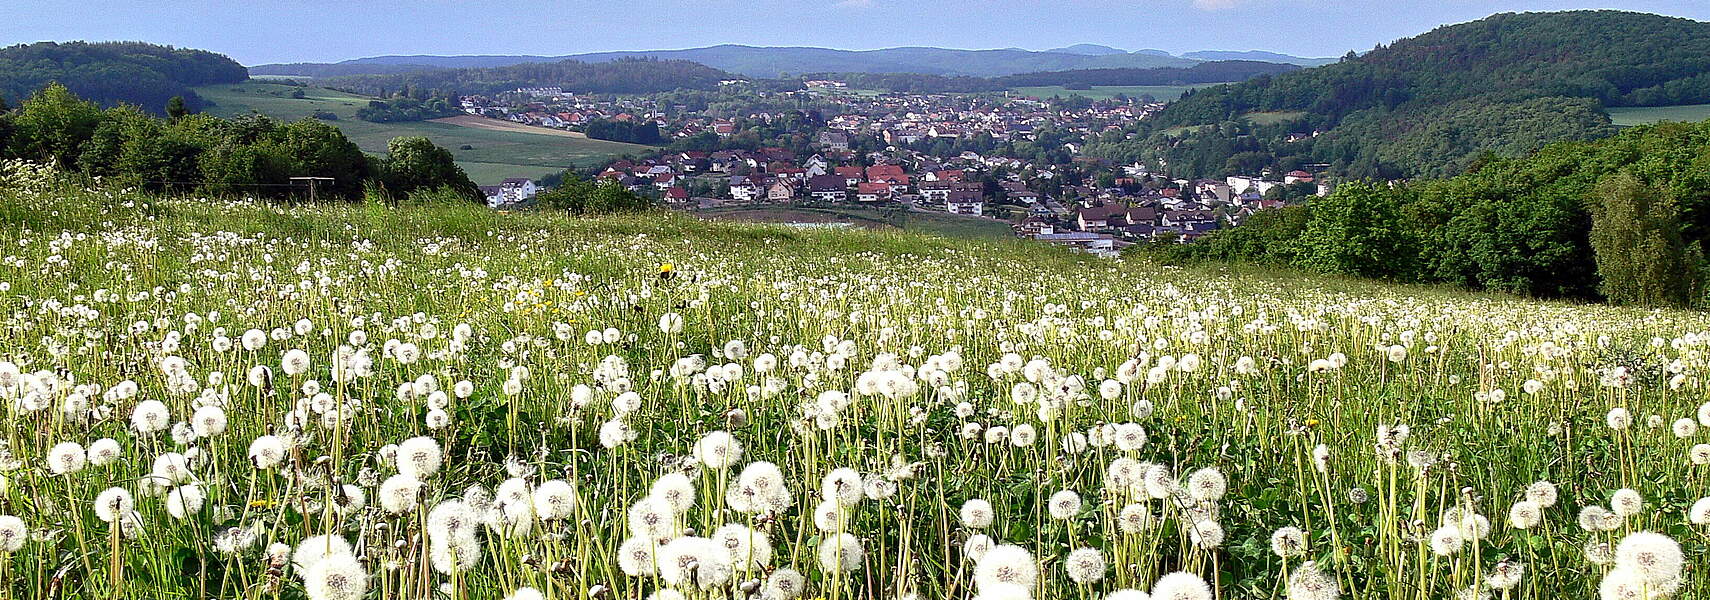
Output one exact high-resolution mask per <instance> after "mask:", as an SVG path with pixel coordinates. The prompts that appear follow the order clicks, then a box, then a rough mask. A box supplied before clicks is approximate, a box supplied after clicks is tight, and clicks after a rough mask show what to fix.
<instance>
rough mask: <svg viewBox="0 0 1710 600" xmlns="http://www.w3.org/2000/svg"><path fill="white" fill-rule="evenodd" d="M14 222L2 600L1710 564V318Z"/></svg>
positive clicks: (951, 254) (1661, 584)
mask: <svg viewBox="0 0 1710 600" xmlns="http://www.w3.org/2000/svg"><path fill="white" fill-rule="evenodd" d="M0 245H3V247H4V248H6V250H4V252H3V260H0V303H3V306H4V308H5V309H6V310H4V311H0V399H4V400H5V404H4V412H3V413H0V415H3V418H4V419H5V424H6V426H5V428H4V434H3V435H4V445H3V446H0V474H3V478H0V482H3V484H0V570H3V571H4V573H3V574H0V582H3V583H0V586H4V587H3V588H0V589H4V590H6V593H7V594H8V595H9V596H10V597H17V598H48V597H55V598H58V597H66V598H72V597H75V598H110V597H125V598H190V597H194V598H215V597H217V598H255V599H261V598H302V597H305V596H306V597H309V598H314V599H317V600H319V599H326V598H338V599H355V598H376V599H377V598H430V597H432V598H451V599H464V598H470V599H476V598H482V599H485V598H499V597H507V596H508V597H510V598H513V599H530V598H543V597H545V598H588V597H596V598H624V599H639V598H651V599H653V600H671V599H682V598H702V599H704V598H729V597H733V596H734V597H746V598H767V599H790V598H828V599H829V598H837V599H851V600H852V599H866V600H879V599H886V600H889V599H914V598H956V599H967V598H980V599H982V600H991V599H996V598H1018V597H1027V596H1032V597H1039V598H1104V599H1116V600H1132V599H1135V598H1147V597H1148V592H1149V596H1150V597H1151V598H1168V599H1202V598H1273V597H1282V596H1283V595H1284V594H1287V596H1288V597H1290V598H1295V599H1301V598H1310V599H1319V598H1335V597H1344V598H1358V599H1379V598H1382V599H1395V598H1409V599H1413V598H1417V599H1425V598H1452V597H1471V598H1484V597H1497V596H1500V597H1502V598H1507V599H1522V598H1523V599H1534V598H1535V599H1551V598H1565V597H1571V598H1584V597H1591V596H1593V595H1594V594H1595V593H1596V592H1595V590H1597V589H1599V587H1600V586H1601V587H1603V588H1604V589H1609V588H1611V587H1613V588H1615V589H1616V590H1617V591H1619V592H1622V593H1624V594H1625V593H1628V592H1630V591H1632V590H1637V591H1638V592H1637V593H1638V594H1639V595H1638V596H1625V595H1624V596H1621V597H1644V595H1645V594H1647V593H1648V592H1646V591H1645V590H1664V589H1666V590H1668V591H1670V592H1671V593H1674V594H1678V597H1681V598H1703V597H1705V596H1704V595H1705V594H1706V593H1707V592H1710V574H1707V573H1706V572H1705V570H1704V569H1702V568H1696V567H1695V566H1701V565H1704V564H1706V563H1707V562H1710V551H1707V549H1710V542H1707V538H1706V534H1707V533H1710V529H1707V528H1710V500H1703V499H1701V498H1703V497H1704V496H1705V495H1706V485H1707V482H1710V445H1706V441H1707V440H1710V437H1707V434H1706V430H1705V429H1704V427H1706V426H1710V406H1707V405H1706V396H1707V393H1710V388H1707V387H1706V386H1707V384H1710V381H1707V380H1706V371H1707V369H1710V352H1707V346H1710V317H1707V316H1706V315H1704V314H1702V313H1691V312H1669V311H1646V310H1632V309H1618V308H1609V307H1602V306H1587V305H1576V304H1566V303H1543V302H1531V301H1522V300H1516V299H1512V298H1507V297H1500V296H1486V295H1473V294H1463V293H1450V292H1444V291H1439V290H1434V289H1427V288H1409V287H1391V286H1385V285H1380V284H1374V283H1366V282H1359V281H1352V280H1330V279H1318V278H1311V277H1296V276H1291V275H1279V274H1275V273H1266V272H1256V271H1246V270H1230V269H1210V268H1207V269H1173V268H1162V267H1156V266H1152V265H1148V264H1143V263H1134V262H1122V261H1101V260H1098V259H1093V258H1090V257H1086V256H1082V255H1074V254H1070V253H1068V252H1066V251H1061V250H1058V249H1054V248H1050V247H1047V246H1043V245H1037V244H1032V243H1027V242H1022V241H1015V240H1009V241H1002V242H975V241H962V240H952V239H948V238H941V237H932V236H920V235H914V234H908V233H897V232H868V231H858V230H856V231H806V230H792V229H789V228H785V227H779V226H763V225H750V224H730V223H720V222H708V221H698V220H694V219H692V218H690V217H686V216H681V215H668V214H644V215H638V216H628V217H610V218H603V219H570V218H566V217H564V216H561V215H558V214H545V213H516V214H499V213H495V212H490V211H486V210H484V209H480V208H477V207H471V206H425V207H406V208H396V209H392V208H386V207H384V206H379V205H338V206H295V207H285V206H270V205H259V206H258V205H249V204H240V203H227V202H215V201H208V200H177V199H163V198H155V197H148V196H138V195H130V194H129V193H126V192H117V191H113V192H109V191H100V190H97V191H89V190H86V189H85V188H84V187H83V186H82V185H80V184H79V182H76V181H61V180H58V179H57V178H55V177H53V176H52V175H51V173H43V172H40V171H38V170H36V169H30V168H25V167H22V166H20V165H17V164H10V165H8V166H7V167H6V169H5V170H4V171H0ZM1683 565H1684V567H1683ZM1688 567H1690V568H1688ZM525 588H526V589H525ZM1467 590H1471V592H1470V593H1466V592H1467ZM750 592H751V593H750Z"/></svg>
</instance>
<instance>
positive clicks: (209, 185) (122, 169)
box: [0, 83, 481, 201]
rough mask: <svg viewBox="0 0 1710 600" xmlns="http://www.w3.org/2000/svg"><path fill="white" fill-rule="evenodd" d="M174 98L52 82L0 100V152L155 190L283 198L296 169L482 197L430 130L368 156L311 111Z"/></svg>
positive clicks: (354, 193)
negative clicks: (110, 103) (221, 110)
mask: <svg viewBox="0 0 1710 600" xmlns="http://www.w3.org/2000/svg"><path fill="white" fill-rule="evenodd" d="M168 104H171V105H173V106H175V108H173V109H172V110H171V111H169V112H170V113H171V116H169V117H165V118H162V117H156V116H154V115H151V114H149V113H147V112H145V111H144V110H142V109H140V108H137V107H134V106H130V105H120V106H116V107H113V108H107V109H103V108H101V107H100V106H99V105H97V104H95V103H94V102H90V101H88V100H85V99H83V98H80V97H78V96H77V95H76V94H74V93H72V91H71V90H70V89H69V88H67V87H66V86H64V85H60V84H57V83H55V84H49V85H48V86H47V87H45V88H43V89H42V90H41V91H39V92H36V93H35V94H33V95H32V96H30V98H29V99H28V100H26V101H24V102H23V104H22V105H21V106H20V107H19V108H17V109H16V110H6V109H5V107H4V105H3V104H0V157H3V158H17V159H25V160H31V161H37V162H42V163H53V164H57V165H59V166H60V167H61V168H62V169H66V170H71V171H75V172H80V173H83V174H86V175H88V176H91V177H97V178H100V179H101V180H102V181H105V182H113V183H118V184H122V185H133V186H137V187H140V188H143V189H147V190H150V191H156V192H191V191H195V192H199V193H207V194H213V195H221V196H239V195H242V196H252V197H260V198H286V197H292V196H300V195H301V194H302V193H303V192H304V191H305V188H304V187H303V186H302V185H300V184H298V183H294V182H293V181H292V178H293V177H324V178H331V179H332V181H330V182H326V183H322V184H317V189H316V190H315V192H316V194H317V195H318V196H324V197H326V198H328V199H346V200H355V199H360V198H363V197H365V196H369V197H376V198H383V199H386V200H388V201H402V200H406V199H410V198H412V197H416V196H418V195H429V194H437V195H440V196H452V197H457V198H461V199H464V200H467V201H478V200H480V199H481V195H480V193H479V190H478V189H477V188H476V186H475V184H474V183H473V182H471V181H470V180H469V177H468V175H467V174H465V173H464V172H463V169H462V168H461V167H458V166H457V164H456V162H455V161H454V159H453V158H452V155H451V152H450V151H448V150H446V149H444V148H441V147H439V146H436V145H434V143H433V142H432V141H429V140H428V139H427V138H425V137H399V138H394V139H393V140H391V142H390V143H388V144H387V153H386V155H384V156H377V155H368V154H364V153H363V152H362V150H361V149H360V148H358V147H357V145H356V143H355V142H352V141H351V140H350V139H349V138H347V137H345V135H344V133H343V132H342V131H340V130H339V129H338V128H337V127H335V126H333V125H330V124H327V123H323V122H320V121H317V120H315V119H312V118H311V119H303V120H300V121H294V122H281V121H278V120H275V119H271V118H267V117H264V116H260V115H248V116H243V117H238V118H235V119H220V118H217V117H213V116H209V115H205V114H191V113H189V111H188V110H187V109H186V108H185V107H184V105H183V103H182V102H169V103H168Z"/></svg>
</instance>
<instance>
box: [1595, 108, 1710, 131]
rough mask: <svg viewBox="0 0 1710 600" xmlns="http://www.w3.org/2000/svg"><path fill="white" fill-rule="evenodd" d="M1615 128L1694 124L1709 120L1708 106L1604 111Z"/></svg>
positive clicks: (1709, 111) (1709, 109)
mask: <svg viewBox="0 0 1710 600" xmlns="http://www.w3.org/2000/svg"><path fill="white" fill-rule="evenodd" d="M1606 110H1608V111H1609V119H1610V120H1611V121H1614V122H1615V126H1617V127H1633V126H1635V125H1648V124H1651V123H1660V122H1663V121H1681V122H1687V123H1696V122H1699V121H1703V120H1706V119H1710V104H1692V105H1682V106H1636V107H1616V108H1609V109H1606Z"/></svg>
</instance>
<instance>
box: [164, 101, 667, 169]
mask: <svg viewBox="0 0 1710 600" xmlns="http://www.w3.org/2000/svg"><path fill="white" fill-rule="evenodd" d="M296 90H301V91H303V93H304V97H303V98H292V97H291V96H290V94H291V92H293V91H296ZM196 93H198V94H200V95H202V96H203V97H205V98H207V99H209V100H212V101H214V106H211V107H209V108H208V110H207V112H208V113H209V114H212V115H214V116H218V117H225V118H231V117H237V116H242V115H246V114H249V113H251V112H256V113H260V114H263V115H267V116H269V117H273V118H276V119H282V120H287V121H294V120H297V119H302V118H306V117H310V116H312V115H313V114H314V113H316V112H317V111H325V112H330V113H333V114H335V115H338V120H337V121H332V123H333V124H335V125H337V126H338V127H339V129H342V130H343V131H344V134H345V135H346V136H348V137H349V138H350V139H351V141H353V142H356V145H357V146H360V147H361V148H362V150H363V151H365V152H373V153H378V154H384V153H385V152H386V143H387V142H389V141H391V140H392V138H395V137H399V136H412V135H419V136H425V137H427V138H428V139H430V140H433V142H434V143H435V144H438V145H439V146H440V147H443V148H445V149H447V150H450V151H451V154H452V156H455V157H456V158H457V163H458V165H459V166H462V167H463V170H464V171H465V172H467V173H468V174H469V178H470V179H472V180H474V181H475V183H477V184H480V185H496V184H498V183H499V182H500V181H503V180H504V179H506V178H510V177H528V178H534V179H538V178H541V177H544V176H546V175H550V174H555V173H560V172H562V171H564V170H565V169H569V168H572V167H585V166H588V165H591V164H595V163H598V162H600V161H602V160H605V159H607V158H611V157H613V156H619V155H623V154H638V155H639V154H645V153H646V152H648V151H650V150H652V148H651V147H649V146H641V145H637V144H626V143H622V142H609V141H605V140H592V139H588V138H586V137H579V136H568V135H561V133H564V132H558V131H551V132H543V133H532V132H527V131H517V130H514V129H512V130H506V129H496V128H482V127H469V126H464V125H458V124H453V123H446V122H434V121H414V122H403V123H371V122H368V121H363V120H360V119H357V118H356V110H357V109H359V108H362V107H363V106H366V105H367V104H368V102H369V101H370V100H373V98H369V97H367V96H359V95H355V94H347V93H344V92H340V91H336V90H331V89H327V88H318V87H297V86H290V85H284V84H278V83H260V82H249V83H243V84H237V85H216V86H206V87H200V88H197V89H196ZM465 146H467V148H465Z"/></svg>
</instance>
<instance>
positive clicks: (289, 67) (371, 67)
mask: <svg viewBox="0 0 1710 600" xmlns="http://www.w3.org/2000/svg"><path fill="white" fill-rule="evenodd" d="M444 68H447V67H435V66H431V65H416V64H395V65H394V64H378V63H285V64H277V65H263V66H259V67H250V69H249V74H250V75H252V76H256V77H308V78H322V77H343V76H346V75H396V74H398V73H413V72H416V71H433V70H436V69H444Z"/></svg>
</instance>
